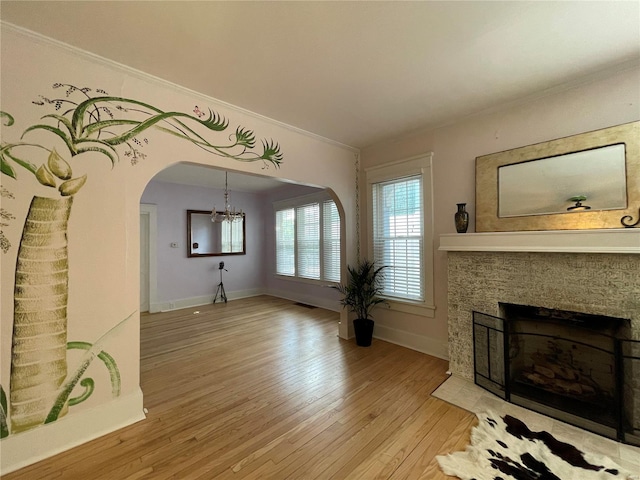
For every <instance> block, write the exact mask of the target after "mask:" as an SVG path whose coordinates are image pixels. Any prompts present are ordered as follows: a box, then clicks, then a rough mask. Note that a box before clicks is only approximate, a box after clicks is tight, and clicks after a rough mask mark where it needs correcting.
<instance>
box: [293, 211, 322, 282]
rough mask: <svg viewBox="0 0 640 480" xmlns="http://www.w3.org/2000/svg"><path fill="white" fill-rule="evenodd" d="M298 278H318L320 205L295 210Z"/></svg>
mask: <svg viewBox="0 0 640 480" xmlns="http://www.w3.org/2000/svg"><path fill="white" fill-rule="evenodd" d="M296 235H297V237H296V246H297V252H296V253H297V255H296V256H297V267H298V270H297V272H298V276H299V277H303V278H320V205H319V204H317V203H313V204H310V205H303V206H301V207H297V208H296Z"/></svg>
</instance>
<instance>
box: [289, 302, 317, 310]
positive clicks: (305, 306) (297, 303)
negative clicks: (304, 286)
mask: <svg viewBox="0 0 640 480" xmlns="http://www.w3.org/2000/svg"><path fill="white" fill-rule="evenodd" d="M294 305H297V306H299V307H304V308H309V309H314V308H318V307H315V306H313V305H307V304H306V303H300V302H296V303H294Z"/></svg>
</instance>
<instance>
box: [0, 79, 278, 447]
mask: <svg viewBox="0 0 640 480" xmlns="http://www.w3.org/2000/svg"><path fill="white" fill-rule="evenodd" d="M53 88H54V89H62V90H64V91H65V94H64V96H63V97H62V98H47V97H39V100H37V101H35V102H33V103H35V104H37V105H40V106H42V107H44V108H51V109H52V110H54V111H53V113H49V114H46V115H44V116H43V117H41V118H40V120H39V121H38V122H37V123H35V124H33V125H31V126H30V127H28V128H27V129H26V130H25V131H24V132H23V133H22V135H21V136H20V137H19V139H18V140H17V141H13V142H9V141H7V140H6V139H4V138H3V139H2V144H1V146H0V168H1V170H2V174H3V175H7V176H9V177H11V178H13V179H15V180H19V181H20V188H29V187H28V185H29V184H28V183H27V182H26V181H24V177H23V174H26V178H27V181H28V179H29V178H31V179H33V178H35V180H36V181H37V182H38V183H39V184H41V185H43V186H45V187H48V188H50V189H51V195H49V196H41V195H35V196H34V197H33V199H32V200H31V204H30V207H29V209H28V212H27V216H26V219H25V222H24V228H23V230H22V238H21V240H20V244H19V245H18V248H17V262H16V268H15V284H14V315H13V333H12V350H11V372H10V378H9V388H8V399H7V396H6V395H5V390H4V388H2V387H0V435H1V436H2V437H6V436H7V435H9V433H17V432H21V431H24V430H27V429H30V428H33V427H36V426H38V425H42V424H45V423H49V422H53V421H55V420H57V419H58V418H59V417H60V416H62V415H64V414H65V413H66V411H67V409H68V407H69V406H73V405H75V404H77V403H80V402H82V401H84V400H85V399H86V398H88V397H89V395H91V393H92V392H93V389H94V381H93V380H92V379H91V378H82V377H83V375H84V374H85V371H86V369H87V367H88V366H89V364H90V363H91V362H92V361H93V360H94V359H95V358H98V359H99V360H101V361H102V362H103V363H104V365H105V366H106V368H107V369H108V371H109V375H110V379H111V391H112V394H113V395H114V396H117V395H119V393H120V374H119V371H118V367H117V364H116V361H115V360H114V359H113V358H112V357H111V356H110V355H109V354H108V353H106V352H105V351H103V349H102V347H103V345H104V343H105V342H106V341H107V340H108V339H109V337H110V336H113V335H114V333H115V332H116V331H117V330H118V329H119V327H121V326H122V325H123V324H124V323H125V322H126V321H127V320H128V318H131V316H133V314H131V316H130V317H128V318H127V319H124V320H122V321H121V322H120V323H119V324H118V325H116V326H115V327H113V328H112V329H111V330H110V331H109V332H107V333H106V334H105V335H104V336H102V337H101V338H100V339H98V340H96V341H95V342H94V343H93V344H91V343H88V342H69V341H68V340H67V321H68V319H67V301H68V297H69V291H68V290H69V289H68V285H69V252H68V244H67V226H68V223H69V220H70V216H71V211H72V206H73V203H74V201H75V197H76V195H78V193H79V192H80V191H81V189H82V187H83V186H84V185H85V183H86V182H87V181H88V179H87V176H86V175H75V174H74V165H75V164H76V162H77V161H78V159H79V158H81V157H82V156H83V155H86V154H90V155H93V156H94V157H95V156H96V155H97V156H102V157H103V158H105V159H106V160H107V161H109V162H110V163H111V164H112V165H114V166H115V165H116V164H117V163H118V162H119V159H120V154H121V153H122V154H123V155H124V156H125V157H126V158H128V159H129V160H130V163H131V165H136V164H137V163H138V162H139V161H141V160H143V159H144V158H145V157H146V154H144V153H143V151H142V150H143V148H144V146H145V145H146V144H147V143H148V139H146V138H143V137H142V135H143V134H145V133H147V132H149V131H151V130H156V131H159V132H162V133H164V134H168V135H171V136H173V137H175V138H176V139H178V140H180V141H185V142H189V143H190V144H191V145H193V146H195V147H198V148H200V149H203V150H205V151H207V152H209V153H212V154H214V155H219V156H223V157H226V158H228V159H232V160H237V161H243V162H262V163H263V168H267V167H269V166H275V167H276V168H277V167H278V166H279V165H280V163H281V161H282V153H281V152H280V147H279V145H278V144H277V143H275V142H274V141H273V140H263V141H262V145H261V146H262V148H261V153H259V152H258V151H257V150H256V140H255V135H254V133H253V132H252V131H251V130H248V129H245V128H243V127H240V126H238V127H237V128H236V129H235V132H233V133H231V134H229V133H224V132H226V131H227V130H228V128H229V122H228V120H226V119H225V118H223V117H221V116H220V115H218V114H217V113H215V112H213V111H212V110H210V109H207V111H206V112H203V111H202V110H201V109H200V108H199V107H195V108H194V109H193V111H192V112H190V113H183V112H165V111H163V110H160V109H158V108H156V107H154V106H152V105H149V104H146V103H144V102H141V101H138V100H134V99H129V98H121V97H117V96H110V95H108V94H107V93H106V92H105V91H103V90H92V89H89V88H77V87H75V86H73V85H64V84H60V83H56V84H54V85H53ZM0 116H1V117H2V121H3V125H4V128H3V130H2V132H3V136H4V135H6V134H7V133H8V132H9V131H10V128H9V127H11V126H12V125H13V123H14V117H13V116H12V115H11V114H9V113H7V112H0ZM36 132H37V133H36ZM42 132H44V133H45V135H42ZM36 137H37V138H38V139H39V140H37V141H30V140H29V139H30V138H36ZM45 137H49V138H51V143H49V144H43V143H42V141H41V140H40V139H42V138H45ZM212 138H214V139H215V138H220V139H222V142H221V143H215V141H214V140H212ZM53 144H56V145H64V147H59V148H58V150H56V148H54V147H53V146H52V145H53ZM87 158H88V156H87ZM37 159H39V162H40V163H37V161H36V160H37ZM95 180H97V181H99V178H98V179H95ZM95 180H94V181H95ZM32 185H35V184H32ZM38 188H41V187H38ZM2 196H3V197H4V198H11V196H12V193H11V192H10V191H8V190H7V189H6V188H5V187H2ZM79 201H80V200H79ZM12 220H15V217H14V216H13V215H12V214H11V213H9V212H8V211H7V210H5V209H4V208H3V209H2V214H1V218H0V227H1V226H2V225H5V226H6V222H9V221H12ZM0 244H1V245H0V246H1V247H2V250H3V251H4V252H5V253H7V252H9V251H11V249H12V246H11V245H10V243H9V240H8V239H7V238H6V237H5V235H4V234H2V233H1V232H0ZM70 349H81V350H85V353H84V357H83V359H82V361H81V364H80V367H79V368H78V369H77V370H75V371H72V372H69V371H68V367H67V351H68V350H70ZM78 384H79V385H80V387H83V389H84V390H83V391H82V393H80V394H79V395H77V396H76V397H72V396H71V394H72V391H74V389H76V387H77V386H78ZM5 386H6V385H5Z"/></svg>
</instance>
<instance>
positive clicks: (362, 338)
mask: <svg viewBox="0 0 640 480" xmlns="http://www.w3.org/2000/svg"><path fill="white" fill-rule="evenodd" d="M353 329H354V330H355V332H356V345H358V346H359V347H370V346H371V339H372V338H373V320H370V319H368V318H356V319H355V320H354V321H353Z"/></svg>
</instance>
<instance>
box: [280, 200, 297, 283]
mask: <svg viewBox="0 0 640 480" xmlns="http://www.w3.org/2000/svg"><path fill="white" fill-rule="evenodd" d="M294 218H295V210H294V209H293V208H287V209H285V210H278V211H277V212H276V272H277V273H278V274H279V275H291V276H292V275H295V273H296V265H295V241H296V240H295V238H296V237H295V222H294Z"/></svg>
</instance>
